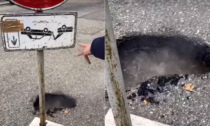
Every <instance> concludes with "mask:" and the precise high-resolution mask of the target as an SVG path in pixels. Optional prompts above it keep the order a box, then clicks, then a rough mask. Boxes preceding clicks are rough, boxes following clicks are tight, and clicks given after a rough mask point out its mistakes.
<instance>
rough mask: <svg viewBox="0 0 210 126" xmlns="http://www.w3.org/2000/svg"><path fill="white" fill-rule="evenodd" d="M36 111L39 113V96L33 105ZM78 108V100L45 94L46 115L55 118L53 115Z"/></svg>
mask: <svg viewBox="0 0 210 126" xmlns="http://www.w3.org/2000/svg"><path fill="white" fill-rule="evenodd" d="M33 107H34V111H35V112H39V96H36V100H35V101H34V104H33ZM75 107H76V99H74V98H72V97H70V96H67V95H64V94H50V93H46V94H45V111H46V114H47V115H49V116H52V117H53V114H54V113H56V112H58V111H62V110H63V109H71V108H75Z"/></svg>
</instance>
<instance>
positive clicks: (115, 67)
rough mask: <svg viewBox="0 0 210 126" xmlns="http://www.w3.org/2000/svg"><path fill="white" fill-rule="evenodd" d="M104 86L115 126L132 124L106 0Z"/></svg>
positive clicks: (129, 125) (130, 125)
mask: <svg viewBox="0 0 210 126" xmlns="http://www.w3.org/2000/svg"><path fill="white" fill-rule="evenodd" d="M105 49H106V50H105V54H106V62H105V69H106V74H105V76H106V87H107V91H108V96H109V102H110V104H111V107H112V112H113V115H114V119H115V124H116V126H132V124H131V119H130V114H129V111H128V109H127V102H126V98H125V88H124V80H123V75H122V70H121V65H120V60H119V55H118V49H117V43H116V40H115V37H114V31H113V27H112V21H111V15H110V12H109V7H108V2H107V0H106V39H105Z"/></svg>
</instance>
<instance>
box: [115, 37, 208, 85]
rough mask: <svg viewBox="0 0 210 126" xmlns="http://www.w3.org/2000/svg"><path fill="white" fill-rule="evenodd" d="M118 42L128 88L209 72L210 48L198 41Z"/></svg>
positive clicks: (135, 39) (150, 39) (130, 39)
mask: <svg viewBox="0 0 210 126" xmlns="http://www.w3.org/2000/svg"><path fill="white" fill-rule="evenodd" d="M117 42H118V50H119V56H120V62H121V66H122V71H123V76H124V80H125V86H126V87H132V86H135V85H136V84H137V83H139V82H144V81H146V80H148V79H149V78H151V77H154V76H163V75H173V74H204V73H208V72H209V65H210V62H209V61H210V48H209V47H208V46H207V45H205V44H203V43H202V40H200V39H197V38H187V37H185V36H181V35H178V36H152V35H151V36H150V35H139V36H131V37H124V38H122V39H118V40H117Z"/></svg>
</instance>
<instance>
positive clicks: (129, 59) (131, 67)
mask: <svg viewBox="0 0 210 126" xmlns="http://www.w3.org/2000/svg"><path fill="white" fill-rule="evenodd" d="M118 50H119V55H120V61H121V66H122V70H123V76H124V82H125V87H126V94H127V98H128V101H129V109H130V111H131V113H133V114H136V115H140V116H143V117H146V118H149V119H152V120H156V121H159V122H162V123H166V124H170V125H180V126H181V125H193V126H195V125H210V122H209V121H208V118H210V116H208V111H209V110H210V106H209V101H210V97H209V93H210V85H209V79H208V78H209V77H208V76H209V68H210V67H209V66H210V47H209V45H207V44H205V43H204V42H203V41H202V40H200V39H196V38H188V37H185V36H180V35H179V36H150V35H141V36H132V37H125V38H123V39H121V40H118ZM186 84H192V85H193V86H194V87H195V88H194V89H193V91H187V90H186V89H185V88H184V86H185V85H186Z"/></svg>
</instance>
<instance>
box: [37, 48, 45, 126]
mask: <svg viewBox="0 0 210 126" xmlns="http://www.w3.org/2000/svg"><path fill="white" fill-rule="evenodd" d="M37 58H38V71H39V110H40V126H46V123H45V83H44V51H43V50H38V51H37Z"/></svg>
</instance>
